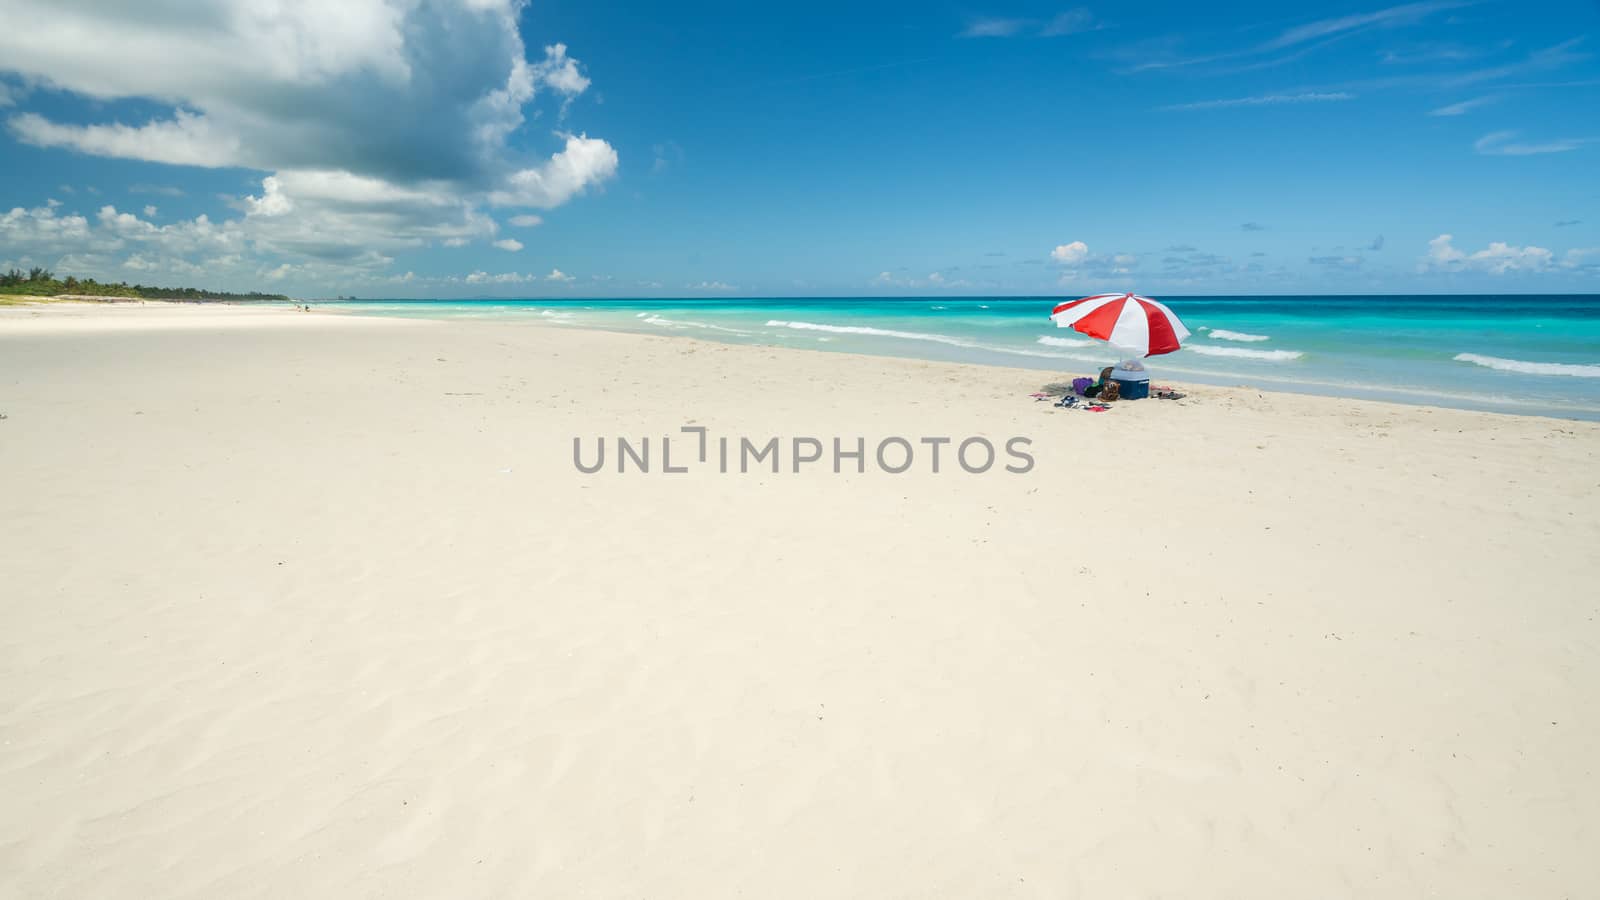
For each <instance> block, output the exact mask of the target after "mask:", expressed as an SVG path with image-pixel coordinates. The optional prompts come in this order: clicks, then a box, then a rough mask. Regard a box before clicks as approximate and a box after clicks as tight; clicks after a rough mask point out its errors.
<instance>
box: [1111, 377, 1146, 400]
mask: <svg viewBox="0 0 1600 900" xmlns="http://www.w3.org/2000/svg"><path fill="white" fill-rule="evenodd" d="M1111 380H1112V381H1115V382H1116V383H1117V391H1118V394H1119V395H1120V396H1121V397H1122V399H1124V400H1143V399H1145V398H1146V397H1149V396H1150V379H1148V378H1144V379H1141V380H1139V381H1133V380H1131V379H1128V378H1113V379H1111Z"/></svg>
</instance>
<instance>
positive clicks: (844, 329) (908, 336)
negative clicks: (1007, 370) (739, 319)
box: [767, 319, 978, 347]
mask: <svg viewBox="0 0 1600 900" xmlns="http://www.w3.org/2000/svg"><path fill="white" fill-rule="evenodd" d="M767 327H768V328H793V329H795V330H797V331H826V332H830V333H832V334H865V335H871V336H872V337H891V338H899V339H901V340H903V341H931V342H933V343H935V344H949V345H950V346H952V347H977V346H978V345H977V344H974V343H973V342H972V341H964V340H962V339H961V338H956V337H950V336H949V335H947V334H929V333H927V332H923V331H895V330H893V329H889V328H873V327H872V326H870V325H824V324H820V323H817V322H786V321H784V320H782V319H769V320H767Z"/></svg>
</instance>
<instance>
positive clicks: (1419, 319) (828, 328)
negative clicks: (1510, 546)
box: [316, 294, 1600, 419]
mask: <svg viewBox="0 0 1600 900" xmlns="http://www.w3.org/2000/svg"><path fill="white" fill-rule="evenodd" d="M1061 299H1063V298H1060V297H1054V298H1052V297H1028V298H1015V297H1008V298H995V299H972V298H964V299H951V298H943V297H925V298H903V299H892V300H884V299H851V298H845V299H815V300H808V299H783V300H580V301H553V300H468V301H462V300H448V301H446V300H353V301H336V302H329V303H324V304H316V305H322V306H328V307H334V306H336V307H338V308H340V309H343V310H347V311H349V312H353V313H358V314H368V315H385V316H421V317H428V318H459V317H472V318H479V319H494V320H503V321H505V322H507V323H517V322H533V321H538V322H542V323H546V324H550V325H553V326H558V327H578V328H601V329H609V330H617V331H630V332H639V333H643V334H677V335H691V336H693V337H698V338H702V339H705V340H713V341H725V342H728V343H735V344H766V345H776V346H783V347H797V348H804V349H811V350H822V351H837V352H846V353H868V354H878V355H884V356H902V357H913V358H917V359H933V360H951V361H956V362H967V363H982V364H989V365H1004V366H1020V367H1027V368H1036V369H1041V370H1045V371H1048V372H1051V373H1057V374H1060V375H1063V376H1065V375H1088V374H1092V373H1093V372H1095V371H1097V370H1098V369H1099V368H1100V367H1101V366H1106V365H1110V364H1112V363H1114V362H1116V361H1117V354H1116V353H1115V351H1113V350H1112V349H1111V348H1109V347H1107V346H1106V345H1104V344H1102V343H1100V342H1099V341H1094V340H1091V339H1089V338H1086V337H1084V336H1083V335H1080V334H1078V333H1076V332H1073V331H1071V330H1066V329H1059V328H1056V327H1055V325H1054V323H1052V322H1051V321H1050V320H1049V318H1048V317H1049V313H1050V310H1051V308H1052V307H1053V306H1054V304H1055V303H1057V302H1059V301H1060V300H1061ZM1069 299H1070V298H1069ZM1157 299H1159V300H1161V301H1162V302H1163V303H1166V304H1167V305H1168V306H1170V307H1171V308H1172V310H1173V311H1174V312H1176V313H1177V314H1178V315H1179V316H1180V317H1181V318H1182V319H1183V321H1184V323H1185V324H1186V325H1188V327H1189V329H1190V330H1191V331H1192V332H1194V335H1193V336H1192V337H1191V338H1190V339H1189V341H1188V342H1187V343H1185V345H1184V347H1183V349H1181V350H1179V351H1178V352H1176V353H1172V354H1169V355H1167V356H1160V357H1155V358H1153V359H1150V360H1147V361H1146V364H1147V366H1148V368H1149V369H1150V372H1151V376H1152V378H1154V379H1155V380H1156V381H1157V382H1160V381H1163V380H1172V381H1177V382H1183V381H1189V382H1197V383H1205V384H1220V385H1236V384H1248V385H1253V386H1256V387H1261V388H1267V389H1272V390H1283V391H1298V392H1302V393H1312V394H1330V395H1336V396H1344V397H1371V398H1378V399H1384V400H1394V401H1400V402H1409V403H1425V404H1433V405H1439V406H1455V407H1463V408H1469V409H1488V410H1496V411H1501V412H1512V413H1530V414H1540V415H1555V416H1565V417H1572V418H1583V419H1600V295H1593V294H1585V295H1548V296H1543V295H1541V296H1535V295H1522V296H1510V297H1507V296H1440V295H1432V296H1337V297H1310V296H1308V297H1158V298H1157Z"/></svg>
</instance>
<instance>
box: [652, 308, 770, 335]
mask: <svg viewBox="0 0 1600 900" xmlns="http://www.w3.org/2000/svg"><path fill="white" fill-rule="evenodd" d="M635 318H638V317H637V316H636V317H635ZM644 320H645V322H646V323H648V324H650V325H655V326H657V327H660V328H672V329H678V328H699V329H702V330H704V331H721V332H725V333H727V334H754V333H755V332H752V331H745V330H743V329H741V328H728V327H725V326H722V325H713V324H711V323H710V322H694V321H690V320H688V319H669V318H667V317H665V316H658V315H656V314H654V313H651V314H648V315H646V316H644Z"/></svg>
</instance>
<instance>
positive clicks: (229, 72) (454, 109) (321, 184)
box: [0, 0, 618, 276]
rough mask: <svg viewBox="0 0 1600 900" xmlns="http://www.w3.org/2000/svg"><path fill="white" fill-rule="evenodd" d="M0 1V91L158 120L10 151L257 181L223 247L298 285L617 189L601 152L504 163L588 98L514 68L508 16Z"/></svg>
mask: <svg viewBox="0 0 1600 900" xmlns="http://www.w3.org/2000/svg"><path fill="white" fill-rule="evenodd" d="M4 2H5V7H6V14H5V17H6V18H7V20H10V21H17V22H26V23H27V27H26V28H9V29H4V30H0V73H6V72H9V73H15V74H17V75H20V76H21V77H22V78H23V79H24V80H25V81H26V82H28V83H33V82H38V83H40V84H42V85H45V86H47V87H49V88H51V89H54V90H58V91H62V92H66V93H70V94H76V95H79V96H80V97H83V98H87V99H89V100H92V101H115V100H124V99H128V100H140V101H147V102H153V103H155V104H159V105H160V106H162V107H164V108H165V109H166V110H168V111H167V112H165V113H158V114H156V115H154V116H153V117H151V118H149V119H144V120H141V121H101V122H90V123H88V124H70V123H64V122H59V121H54V120H52V119H49V118H46V117H44V116H41V115H39V114H37V113H22V114H18V115H13V116H11V117H10V118H9V119H7V120H6V125H7V127H8V130H9V131H10V133H11V134H13V135H14V136H15V137H17V138H18V139H19V140H22V141H25V142H28V143H31V144H34V145H37V146H42V147H55V148H62V149H67V150H72V151H75V152H81V153H89V154H94V155H99V156H110V157H120V158H128V159H138V160H144V161H150V162H157V163H165V164H173V165H186V166H204V167H244V168H250V169H255V170H257V171H260V172H262V173H263V175H264V176H265V177H264V178H263V182H262V188H261V190H260V192H259V193H257V194H255V195H254V196H250V197H243V198H240V200H239V203H238V206H239V209H240V210H241V212H242V213H243V218H242V219H240V220H238V225H239V229H240V231H241V232H242V233H243V234H245V236H246V238H247V240H248V242H249V244H250V250H251V251H252V252H262V253H279V254H290V255H295V256H299V257H306V258H308V260H309V261H308V262H306V263H303V264H296V266H295V267H294V268H293V272H294V273H295V275H296V276H300V275H305V274H307V273H311V272H317V271H322V270H319V269H317V268H316V265H317V264H328V265H332V264H334V263H335V262H337V261H340V260H344V261H348V262H349V263H350V264H352V265H355V266H357V267H358V268H362V267H366V266H368V265H370V264H371V263H372V262H373V261H374V260H376V259H380V258H382V257H383V256H384V255H385V254H387V253H390V252H393V251H395V250H400V249H406V248H412V247H421V246H425V245H427V244H428V243H431V242H436V241H442V242H447V243H462V242H466V241H469V240H479V239H486V238H489V237H492V236H493V235H494V232H495V229H496V226H495V223H494V222H493V220H491V219H489V218H488V217H487V216H485V215H483V214H482V213H481V212H480V211H479V207H480V206H482V205H483V204H485V203H493V204H494V205H496V206H510V207H516V206H531V207H538V208H551V207H555V206H559V205H561V204H563V203H565V202H568V201H569V200H571V199H573V198H574V197H577V196H579V195H581V194H583V193H585V192H586V191H588V190H589V189H591V188H592V187H594V186H595V185H596V184H598V183H600V182H602V181H605V180H606V179H609V178H611V177H613V176H614V175H615V174H616V172H617V168H618V157H617V153H616V150H615V149H614V148H612V147H611V145H610V144H608V143H607V142H606V141H604V140H602V139H599V138H590V137H588V136H586V135H578V136H573V135H568V134H559V135H556V136H555V139H556V140H557V141H559V143H560V145H561V146H560V149H559V150H557V151H556V152H554V153H553V155H551V156H550V158H549V160H548V161H547V162H545V163H544V164H543V165H540V166H535V167H531V168H530V167H527V166H526V164H524V163H521V162H520V153H518V152H517V151H515V150H513V148H511V147H510V146H509V145H508V143H507V141H508V139H509V137H510V135H511V134H512V133H513V132H514V131H516V130H517V129H519V128H521V127H522V126H523V125H525V124H526V122H527V119H528V107H529V105H530V104H533V103H535V102H536V101H537V99H538V98H539V97H540V96H541V95H544V96H550V97H553V98H554V99H556V100H558V101H560V102H561V104H562V107H563V111H565V107H566V105H567V104H569V103H570V102H571V101H572V100H573V99H574V98H576V97H578V96H580V95H582V94H584V93H585V92H586V91H587V90H588V89H589V87H590V86H591V82H590V79H589V78H588V76H587V75H586V74H585V73H584V71H583V69H582V66H581V64H580V63H579V62H578V60H576V59H574V58H573V57H572V56H570V55H569V51H568V48H567V46H566V45H565V44H561V43H552V44H550V45H548V46H546V47H544V48H543V54H542V58H539V59H537V60H536V61H530V60H529V59H528V54H527V50H526V47H525V46H524V44H523V40H522V37H521V34H520V32H519V30H518V17H519V15H520V14H521V12H522V10H523V7H524V3H523V0H452V2H431V3H422V2H415V0H337V2H328V0H323V2H313V0H159V2H146V3H133V2H114V3H90V2H63V0H4ZM6 96H8V97H9V96H10V93H9V92H8V93H7V95H6ZM89 108H90V109H91V110H92V109H95V108H97V107H96V106H95V105H94V104H90V105H89ZM535 114H536V112H535ZM152 190H161V191H163V192H165V191H168V190H174V189H152ZM278 262H280V261H273V264H272V265H271V266H267V267H265V268H263V269H262V271H272V272H279V271H280V267H279V266H278Z"/></svg>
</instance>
